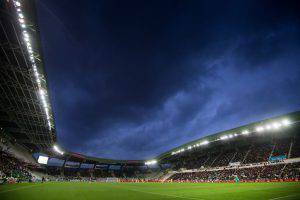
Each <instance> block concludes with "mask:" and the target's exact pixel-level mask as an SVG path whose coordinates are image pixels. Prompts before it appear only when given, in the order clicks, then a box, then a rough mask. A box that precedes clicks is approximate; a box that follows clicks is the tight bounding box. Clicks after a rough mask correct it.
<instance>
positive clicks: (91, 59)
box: [38, 0, 300, 159]
mask: <svg viewBox="0 0 300 200" xmlns="http://www.w3.org/2000/svg"><path fill="white" fill-rule="evenodd" d="M295 2H296V1H295ZM299 10H300V6H299V5H297V4H296V3H293V2H292V1H288V0H285V1H262V0H258V1H254V0H251V1H244V0H243V1H241V0H236V1H229V0H228V1H227V0H226V1H212V0H209V1H191V0H189V1H184V0H181V1H175V0H174V1H167V0H163V1H162V0H158V1H148V0H147V1H142V0H137V1H129V0H126V1H124V0H123V1H113V0H107V1H99V0H97V1H96V0H95V1H87V0H82V1H79V0H76V1H74V0H40V1H38V15H39V26H40V32H41V33H40V34H41V37H42V47H43V54H44V61H45V68H46V72H47V77H48V84H49V90H50V95H51V101H52V102H51V103H52V109H53V112H54V117H55V122H56V130H57V135H58V141H59V143H60V145H61V146H63V147H64V148H66V149H68V150H71V151H75V152H78V153H83V154H87V155H92V156H98V157H107V158H114V159H149V158H152V157H154V156H156V155H158V154H160V153H163V152H164V151H167V150H169V149H171V148H173V147H176V146H178V145H181V144H183V143H186V142H189V141H191V140H194V139H197V138H200V137H202V136H205V135H209V134H213V133H216V132H217V131H222V130H226V129H230V128H234V127H237V126H240V125H243V124H247V123H250V122H253V121H257V120H261V119H264V118H268V117H271V116H275V115H279V114H285V113H287V112H292V111H297V110H300V25H299V24H300V14H299Z"/></svg>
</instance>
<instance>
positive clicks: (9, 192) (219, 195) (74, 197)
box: [0, 182, 300, 200]
mask: <svg viewBox="0 0 300 200" xmlns="http://www.w3.org/2000/svg"><path fill="white" fill-rule="evenodd" d="M0 199H1V200H22V199H25V200H50V199H51V200H52V199H53V200H61V199H71V200H89V199H95V200H96V199H97V200H108V199H110V200H114V199H123V200H135V199H136V200H158V199H166V200H170V199H182V200H184V199H187V200H189V199H192V200H196V199H197V200H201V199H205V200H206V199H207V200H211V199H214V200H218V199H225V200H234V199H249V200H250V199H251V200H252V199H254V200H259V199H270V200H279V199H283V200H291V199H294V200H295V199H300V183H240V184H231V183H198V184H197V183H85V182H82V183H80V182H78V183H70V182H58V183H55V182H49V183H20V184H15V185H3V186H0Z"/></svg>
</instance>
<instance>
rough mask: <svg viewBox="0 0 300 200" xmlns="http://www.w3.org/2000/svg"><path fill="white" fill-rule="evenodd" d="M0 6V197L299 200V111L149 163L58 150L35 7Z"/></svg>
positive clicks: (228, 132) (20, 3)
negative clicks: (50, 163) (51, 162)
mask: <svg viewBox="0 0 300 200" xmlns="http://www.w3.org/2000/svg"><path fill="white" fill-rule="evenodd" d="M0 5H1V9H0V22H1V28H0V29H1V30H0V32H1V34H0V41H1V50H0V58H1V63H0V65H1V67H0V70H1V73H0V106H1V107H0V139H1V142H0V145H1V155H0V199H3V200H4V199H5V200H6V199H7V200H15V199H45V200H46V199H75V200H77V199H149V200H150V199H205V200H206V199H207V200H208V199H272V200H275V199H300V189H299V186H300V185H299V179H300V135H299V133H300V111H296V112H292V113H287V114H285V115H281V116H277V117H273V118H268V119H264V120H261V121H257V122H254V123H251V124H246V125H244V126H240V127H236V128H234V129H230V130H226V131H222V132H218V133H215V134H211V135H208V136H206V137H202V138H199V139H197V140H195V141H191V142H189V143H186V144H183V145H181V146H178V147H176V148H174V149H171V150H169V151H167V152H164V153H162V154H160V155H157V156H155V157H153V158H152V159H149V160H116V159H110V158H99V157H93V156H89V155H84V154H81V153H80V152H72V151H69V150H68V149H65V148H63V147H62V146H61V145H60V143H59V142H58V140H57V134H59V133H57V130H56V126H55V120H54V118H55V116H54V114H53V112H52V108H51V102H50V95H51V94H50V93H49V90H48V86H47V76H46V73H45V70H44V60H43V53H42V50H41V45H42V44H41V39H40V32H39V27H38V22H37V21H38V20H37V14H36V5H35V1H17V0H8V1H1V3H0ZM50 161H53V162H54V163H55V164H54V165H48V162H50Z"/></svg>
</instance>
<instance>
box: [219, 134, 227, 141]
mask: <svg viewBox="0 0 300 200" xmlns="http://www.w3.org/2000/svg"><path fill="white" fill-rule="evenodd" d="M228 138H229V137H228V136H227V135H223V136H221V137H220V139H221V140H227V139H228Z"/></svg>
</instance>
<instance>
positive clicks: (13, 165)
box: [0, 150, 33, 184]
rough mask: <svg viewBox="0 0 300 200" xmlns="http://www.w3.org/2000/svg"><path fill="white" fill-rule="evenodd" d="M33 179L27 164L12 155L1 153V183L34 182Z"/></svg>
mask: <svg viewBox="0 0 300 200" xmlns="http://www.w3.org/2000/svg"><path fill="white" fill-rule="evenodd" d="M32 179H33V177H32V175H31V173H30V172H29V171H28V169H27V168H26V166H25V163H23V162H22V161H20V160H18V159H17V158H15V157H14V156H13V155H11V154H10V153H8V152H6V151H4V150H1V151H0V183H1V184H2V183H6V182H23V181H32Z"/></svg>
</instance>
